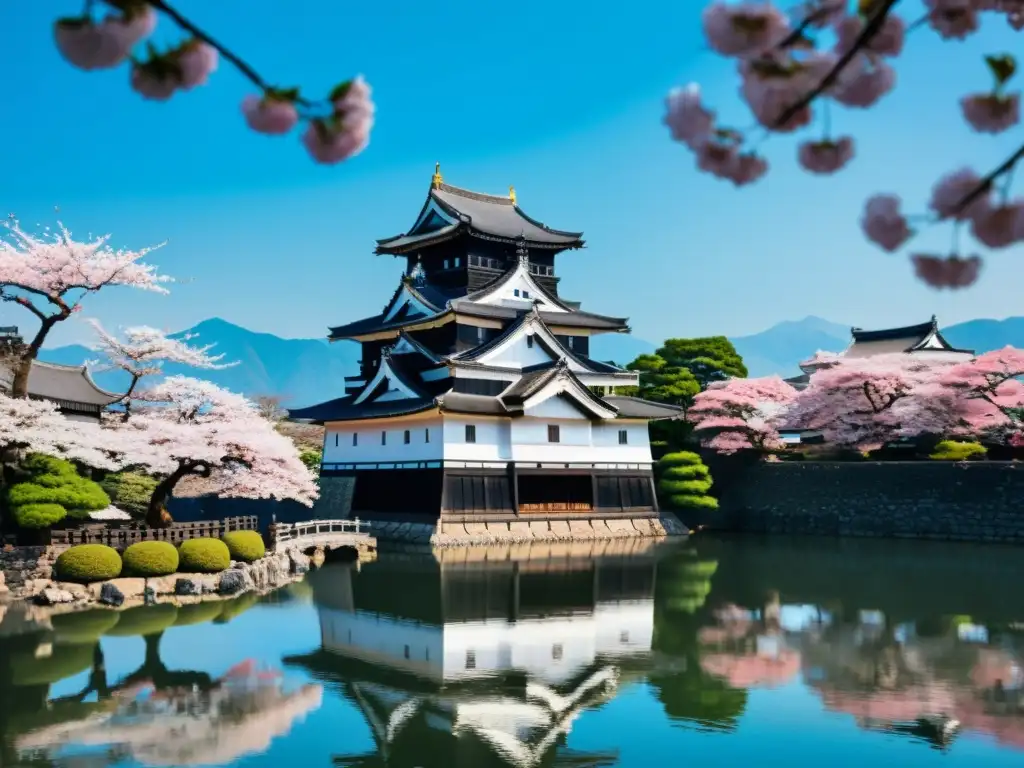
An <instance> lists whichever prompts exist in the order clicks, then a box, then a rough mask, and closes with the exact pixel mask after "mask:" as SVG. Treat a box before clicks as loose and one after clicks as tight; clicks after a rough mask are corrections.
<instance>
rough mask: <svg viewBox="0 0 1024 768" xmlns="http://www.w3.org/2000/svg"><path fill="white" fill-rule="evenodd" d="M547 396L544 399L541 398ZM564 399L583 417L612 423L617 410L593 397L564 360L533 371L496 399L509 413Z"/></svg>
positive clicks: (595, 396)
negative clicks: (557, 398)
mask: <svg viewBox="0 0 1024 768" xmlns="http://www.w3.org/2000/svg"><path fill="white" fill-rule="evenodd" d="M546 393H550V394H548V396H547V397H545V396H544V395H545V394H546ZM555 394H559V395H565V396H567V397H568V398H569V399H570V400H572V401H573V403H574V404H575V405H576V406H577V407H578V408H579V409H580V410H582V411H583V412H584V413H586V414H588V415H590V416H592V417H594V418H598V419H613V418H615V416H616V415H617V413H618V409H617V408H616V407H615V406H614V405H612V404H610V403H608V402H606V401H605V400H602V399H601V398H600V397H598V396H597V395H595V394H594V393H593V392H591V391H590V389H588V388H587V386H586V385H585V384H584V383H583V382H581V381H580V380H579V379H578V378H577V377H576V375H575V374H574V373H573V372H572V371H571V370H570V369H569V364H568V363H567V362H566V360H565V358H562V359H560V360H558V362H556V363H554V364H553V365H550V366H548V367H547V368H544V369H537V370H534V371H532V372H531V373H527V374H526V375H524V376H523V377H522V378H521V379H519V381H517V382H516V383H515V384H513V385H512V386H510V387H509V388H508V389H506V390H505V391H504V392H502V393H501V394H500V395H499V398H500V400H501V402H502V403H504V405H505V407H506V408H508V409H509V410H510V411H520V412H522V411H525V410H526V409H527V408H529V407H530V406H531V405H532V404H533V403H534V402H538V401H539V402H543V401H544V400H547V399H548V398H549V397H551V396H553V395H555Z"/></svg>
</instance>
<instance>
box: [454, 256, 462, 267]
mask: <svg viewBox="0 0 1024 768" xmlns="http://www.w3.org/2000/svg"><path fill="white" fill-rule="evenodd" d="M461 266H462V259H461V257H459V256H456V257H455V268H456V269H458V268H459V267H461Z"/></svg>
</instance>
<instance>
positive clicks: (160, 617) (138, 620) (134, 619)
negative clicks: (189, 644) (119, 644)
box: [107, 603, 178, 637]
mask: <svg viewBox="0 0 1024 768" xmlns="http://www.w3.org/2000/svg"><path fill="white" fill-rule="evenodd" d="M177 619H178V608H177V607H176V606H173V605H171V604H169V603H160V604H158V605H140V606H138V607H137V608H129V609H128V610H126V611H122V612H121V620H120V621H119V622H117V625H116V626H114V627H111V628H110V629H109V630H107V634H108V635H110V636H111V637H137V636H139V635H141V636H143V637H145V636H146V635H156V634H159V633H160V632H163V631H164V630H165V629H167V628H168V627H170V626H173V625H174V622H175V621H177Z"/></svg>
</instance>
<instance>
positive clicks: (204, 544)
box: [178, 539, 231, 573]
mask: <svg viewBox="0 0 1024 768" xmlns="http://www.w3.org/2000/svg"><path fill="white" fill-rule="evenodd" d="M178 556H179V560H178V568H179V570H181V572H182V573H220V572H221V571H226V570H227V569H228V568H230V567H231V552H229V551H228V545H227V544H225V543H224V542H223V541H221V540H220V539H189V540H188V541H183V542H182V543H181V546H180V547H178Z"/></svg>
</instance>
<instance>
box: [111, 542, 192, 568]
mask: <svg viewBox="0 0 1024 768" xmlns="http://www.w3.org/2000/svg"><path fill="white" fill-rule="evenodd" d="M121 559H122V560H123V561H124V571H125V573H128V574H131V575H132V576H169V575H170V574H172V573H175V572H176V571H177V570H178V550H177V549H176V548H175V546H174V545H173V544H170V543H169V542H166V541H140V542H139V543H137V544H132V545H131V546H130V547H128V549H126V550H125V551H124V555H122V556H121Z"/></svg>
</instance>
